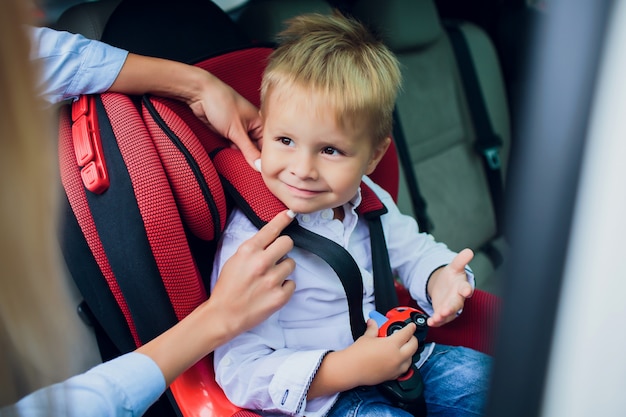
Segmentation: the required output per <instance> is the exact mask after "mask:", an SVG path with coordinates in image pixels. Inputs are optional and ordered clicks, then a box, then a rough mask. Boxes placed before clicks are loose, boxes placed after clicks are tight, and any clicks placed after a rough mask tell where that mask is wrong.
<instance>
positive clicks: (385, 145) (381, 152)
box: [365, 136, 391, 175]
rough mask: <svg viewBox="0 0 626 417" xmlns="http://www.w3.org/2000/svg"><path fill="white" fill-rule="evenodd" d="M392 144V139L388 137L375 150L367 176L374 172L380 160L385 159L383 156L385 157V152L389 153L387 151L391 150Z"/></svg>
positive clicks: (366, 172)
mask: <svg viewBox="0 0 626 417" xmlns="http://www.w3.org/2000/svg"><path fill="white" fill-rule="evenodd" d="M390 144H391V137H390V136H387V137H386V138H385V139H383V140H382V141H381V142H380V143H379V144H378V145H377V146H376V147H375V148H374V151H373V152H372V157H371V159H370V162H369V164H367V170H366V171H365V175H369V174H371V173H372V172H374V170H375V169H376V167H377V166H378V163H379V162H380V160H381V159H383V156H385V152H387V149H389V145H390Z"/></svg>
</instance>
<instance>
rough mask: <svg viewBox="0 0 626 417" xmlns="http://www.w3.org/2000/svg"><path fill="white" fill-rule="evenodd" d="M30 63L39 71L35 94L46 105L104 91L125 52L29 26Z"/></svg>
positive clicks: (91, 41) (120, 67)
mask: <svg viewBox="0 0 626 417" xmlns="http://www.w3.org/2000/svg"><path fill="white" fill-rule="evenodd" d="M27 30H28V31H29V35H30V38H31V53H30V58H31V61H32V62H34V64H35V65H36V67H37V68H38V70H39V79H38V84H37V88H38V90H37V91H38V92H39V93H40V94H41V96H42V97H43V98H44V99H45V100H46V101H48V102H49V103H58V102H61V101H63V100H65V99H69V98H76V97H78V96H79V95H81V94H94V93H102V92H104V91H107V90H108V89H109V88H110V87H111V85H112V84H113V82H114V81H115V79H116V78H117V76H118V75H119V73H120V71H121V69H122V66H123V65H124V62H125V61H126V58H127V56H128V51H125V50H123V49H120V48H116V47H114V46H111V45H108V44H106V43H103V42H100V41H96V40H92V39H87V38H85V37H84V36H82V35H79V34H72V33H69V32H63V31H57V30H54V29H50V28H46V27H31V26H28V27H27Z"/></svg>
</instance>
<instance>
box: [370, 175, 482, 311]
mask: <svg viewBox="0 0 626 417" xmlns="http://www.w3.org/2000/svg"><path fill="white" fill-rule="evenodd" d="M363 180H364V181H365V182H366V183H367V185H368V186H370V188H372V190H373V191H374V192H375V193H376V195H378V197H379V198H380V199H381V201H382V202H383V204H384V205H385V207H387V210H388V213H387V214H385V215H384V216H383V217H382V222H383V228H384V231H385V242H386V243H387V249H388V251H389V259H390V262H391V268H392V270H393V271H394V272H395V273H396V274H397V275H398V277H399V278H400V280H401V281H402V283H403V284H404V286H405V287H406V288H407V289H408V290H409V293H410V294H411V297H412V298H413V299H414V300H415V301H417V303H418V304H419V306H420V307H421V308H422V309H424V312H425V313H427V314H429V315H432V314H433V308H432V303H431V300H430V297H428V294H427V292H426V285H427V283H428V278H429V277H430V275H431V274H432V273H433V272H434V271H435V270H436V269H437V268H439V267H441V266H445V265H448V264H449V263H450V262H452V259H454V257H455V256H456V252H454V251H452V250H450V249H449V248H448V247H447V246H446V245H445V244H444V243H441V242H437V241H435V238H434V237H433V236H432V235H430V234H428V233H420V231H419V228H418V225H417V222H416V221H415V219H414V218H412V217H410V216H407V215H404V214H402V213H401V212H400V210H399V209H398V206H396V204H395V203H394V201H393V199H392V198H391V196H390V195H389V194H388V193H387V192H386V191H385V190H383V189H382V188H381V187H380V186H378V185H377V184H375V183H374V182H373V181H372V180H371V179H370V178H368V177H364V178H363ZM466 273H467V279H468V281H469V283H470V284H471V285H472V288H473V287H474V286H475V280H474V274H473V273H472V271H471V270H470V269H469V268H466Z"/></svg>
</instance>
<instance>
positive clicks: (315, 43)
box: [261, 12, 401, 142]
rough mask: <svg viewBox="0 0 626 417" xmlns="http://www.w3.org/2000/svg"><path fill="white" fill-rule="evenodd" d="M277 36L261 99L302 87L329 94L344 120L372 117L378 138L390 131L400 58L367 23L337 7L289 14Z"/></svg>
mask: <svg viewBox="0 0 626 417" xmlns="http://www.w3.org/2000/svg"><path fill="white" fill-rule="evenodd" d="M277 39H278V41H279V46H278V47H277V48H276V50H275V51H274V52H273V53H272V54H271V56H270V59H269V63H268V65H267V68H266V69H265V73H264V75H263V81H262V84H261V102H262V103H265V102H266V98H267V96H268V94H270V93H272V92H273V91H275V90H280V91H282V92H288V91H289V89H290V88H291V87H299V88H304V89H305V91H308V92H311V93H314V94H321V97H323V99H324V100H327V103H326V104H327V105H328V106H330V108H331V109H333V110H334V111H335V112H336V114H337V119H338V122H339V123H340V125H342V126H345V125H346V124H348V123H351V124H355V123H368V124H369V126H368V127H369V129H370V130H369V131H370V132H372V136H373V137H374V140H375V141H376V142H378V141H381V140H383V139H384V138H385V137H387V136H389V135H390V134H391V128H392V120H393V118H392V112H393V107H394V105H395V101H396V97H397V94H398V90H399V88H400V83H401V75H400V69H399V65H398V61H397V59H396V57H395V56H394V54H393V53H392V52H391V51H390V50H389V49H388V48H387V47H386V46H385V45H384V44H383V42H382V41H381V40H380V39H378V38H377V37H376V36H375V35H374V34H373V33H372V32H370V31H369V30H368V29H367V28H366V27H365V26H364V25H363V24H361V23H360V22H358V21H357V20H355V19H353V18H349V17H346V16H342V15H341V14H339V13H338V12H335V13H334V14H333V15H321V14H307V15H302V16H298V17H295V18H293V19H290V20H288V21H287V28H286V29H285V30H283V31H282V32H281V33H279V35H278V37H277ZM261 107H262V108H263V104H262V105H261Z"/></svg>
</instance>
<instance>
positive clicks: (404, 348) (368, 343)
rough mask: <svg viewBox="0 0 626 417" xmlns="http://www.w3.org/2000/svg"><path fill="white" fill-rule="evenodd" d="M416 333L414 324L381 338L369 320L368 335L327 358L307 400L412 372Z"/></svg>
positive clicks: (316, 376)
mask: <svg viewBox="0 0 626 417" xmlns="http://www.w3.org/2000/svg"><path fill="white" fill-rule="evenodd" d="M414 333H415V323H409V324H408V325H407V326H405V327H403V328H402V329H400V330H398V331H397V332H395V333H394V334H392V335H391V336H388V337H378V326H377V325H376V322H375V321H374V320H372V319H370V320H368V321H367V330H366V331H365V334H364V335H363V336H361V337H359V338H358V339H357V340H356V341H355V342H354V344H352V345H350V347H348V348H346V349H344V350H340V351H336V352H330V353H328V354H327V355H326V356H325V357H324V360H323V361H322V364H321V365H320V368H319V369H318V371H317V374H316V375H315V378H314V379H313V382H312V383H311V386H310V387H309V392H308V393H307V398H308V399H309V400H310V399H313V398H317V397H321V396H325V395H332V394H336V393H338V392H343V391H347V390H350V389H352V388H356V387H358V386H362V385H367V386H371V385H377V384H380V383H381V382H384V381H388V380H391V379H396V378H398V377H399V376H401V375H402V374H404V373H405V372H406V371H407V370H408V369H409V366H411V362H412V358H413V354H414V353H415V352H416V351H417V338H415V337H414V336H413V334H414Z"/></svg>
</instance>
